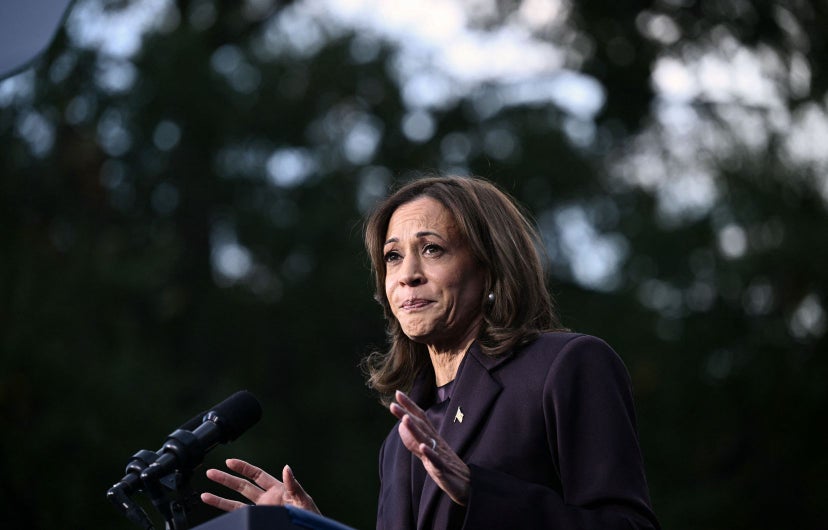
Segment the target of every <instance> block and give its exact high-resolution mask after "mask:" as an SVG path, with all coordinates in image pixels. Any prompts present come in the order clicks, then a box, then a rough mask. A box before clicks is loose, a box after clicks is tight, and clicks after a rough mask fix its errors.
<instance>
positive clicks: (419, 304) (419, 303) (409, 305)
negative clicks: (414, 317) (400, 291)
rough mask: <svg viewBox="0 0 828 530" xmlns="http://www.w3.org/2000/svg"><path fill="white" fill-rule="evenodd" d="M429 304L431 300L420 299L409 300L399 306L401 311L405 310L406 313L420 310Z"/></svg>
mask: <svg viewBox="0 0 828 530" xmlns="http://www.w3.org/2000/svg"><path fill="white" fill-rule="evenodd" d="M430 303H431V300H424V299H422V298H411V299H409V300H406V301H405V302H403V303H402V305H401V306H400V308H401V309H405V310H407V311H411V310H414V309H421V308H423V307H425V306H427V305H429V304H430Z"/></svg>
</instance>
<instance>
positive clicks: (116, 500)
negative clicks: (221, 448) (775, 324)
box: [106, 390, 262, 529]
mask: <svg viewBox="0 0 828 530" xmlns="http://www.w3.org/2000/svg"><path fill="white" fill-rule="evenodd" d="M261 416H262V408H261V405H259V401H258V400H257V399H256V398H255V397H254V396H253V394H251V393H250V392H247V391H246V390H241V391H239V392H236V393H235V394H233V395H232V396H230V397H229V398H227V399H225V400H224V401H222V402H221V403H219V404H218V405H216V406H215V407H213V408H212V409H211V410H209V411H207V412H204V413H201V414H198V415H196V416H194V417H193V418H191V419H190V420H189V421H187V422H186V423H184V424H183V425H181V426H180V427H179V428H178V429H176V430H175V431H173V432H172V433H171V434H170V435H169V436H168V437H167V441H166V442H165V443H164V445H163V446H162V447H161V449H159V450H158V451H156V452H152V451H147V450H145V449H142V450H140V451H138V452H137V453H135V454H134V455H133V456H132V458H131V459H130V461H129V463H128V464H127V466H126V475H125V476H124V477H123V478H122V479H121V480H120V481H118V482H117V483H116V484H115V485H113V486H112V487H111V488H109V490H108V491H107V492H106V497H107V498H108V499H109V500H110V501H111V502H112V503H113V504H114V505H115V506H116V507H117V508H118V509H120V510H121V511H122V512H123V513H124V514H125V515H126V517H127V518H128V519H130V520H131V521H132V522H134V523H135V524H137V525H138V526H141V527H143V528H145V529H151V528H153V526H152V522H151V521H150V520H149V517H147V515H146V512H144V510H143V509H141V507H139V506H138V505H136V504H135V503H134V502H133V501H132V499H130V496H131V495H132V494H133V493H136V492H138V491H141V490H142V489H145V488H148V487H149V489H153V490H155V489H156V486H155V481H158V480H160V479H162V478H163V477H165V476H166V475H169V474H170V473H172V472H174V471H176V470H178V471H180V470H187V471H191V470H192V469H194V468H195V467H196V466H198V464H200V463H201V461H202V460H203V459H204V456H205V455H206V454H207V453H208V452H209V451H210V450H211V449H213V448H214V447H215V446H216V445H218V444H219V443H226V442H228V441H232V440H235V439H236V438H238V437H239V436H240V435H241V434H243V433H244V432H245V431H246V430H247V429H249V428H250V427H252V426H253V425H254V424H255V423H256V422H258V421H259V419H260V418H261ZM153 465H155V467H153V469H152V471H150V469H149V468H151V467H152V466H153Z"/></svg>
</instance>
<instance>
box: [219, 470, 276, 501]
mask: <svg viewBox="0 0 828 530" xmlns="http://www.w3.org/2000/svg"><path fill="white" fill-rule="evenodd" d="M206 475H207V478H208V479H210V480H212V481H213V482H216V483H218V484H221V485H222V486H224V487H226V488H229V489H231V490H233V491H237V492H239V493H241V494H242V495H243V496H244V497H246V498H248V499H250V500H251V501H253V502H256V500H257V499H258V498H259V497H260V496H261V495H262V493H264V490H263V489H262V488H260V487H258V486H256V485H255V484H253V483H251V482H249V481H248V480H246V479H243V478H241V477H237V476H236V475H231V474H230V473H227V472H225V471H221V470H220V469H208V470H207V473H206Z"/></svg>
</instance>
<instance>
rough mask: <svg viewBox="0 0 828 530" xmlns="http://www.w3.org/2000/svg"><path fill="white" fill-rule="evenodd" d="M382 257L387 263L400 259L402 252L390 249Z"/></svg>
mask: <svg viewBox="0 0 828 530" xmlns="http://www.w3.org/2000/svg"><path fill="white" fill-rule="evenodd" d="M382 259H383V261H385V263H391V262H392V261H397V260H398V259H400V253H399V252H397V251H396V250H389V251H388V252H386V253H385V255H384V256H383V257H382Z"/></svg>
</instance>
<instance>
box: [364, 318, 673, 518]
mask: <svg viewBox="0 0 828 530" xmlns="http://www.w3.org/2000/svg"><path fill="white" fill-rule="evenodd" d="M425 372H426V373H424V374H421V376H420V377H419V378H418V379H417V381H416V383H415V384H414V387H413V389H412V391H411V393H410V395H411V397H412V398H413V399H414V401H416V402H417V403H418V404H419V405H420V406H421V407H422V408H424V409H425V408H427V407H428V406H429V405H430V400H431V399H432V397H431V396H432V395H433V386H434V375H433V373H432V372H431V371H430V370H426V371H425ZM458 409H459V410H460V411H461V412H462V421H459V420H460V418H459V415H458V414H457V411H458ZM398 425H399V424H397V425H395V426H394V428H393V429H392V430H391V433H390V434H389V435H388V437H387V438H386V439H385V441H384V442H383V444H382V449H381V450H380V483H381V485H380V495H379V509H378V513H377V529H378V530H409V529H410V530H413V529H415V528H416V529H439V530H448V529H459V528H465V529H470V530H473V529H492V530H494V529H499V528H503V529H516V528H520V529H525V528H549V529H561V530H574V529H584V530H586V529H601V530H609V529H622V528H623V529H657V528H659V526H658V522H657V521H656V518H655V515H654V513H653V510H652V508H651V505H650V499H649V494H648V492H647V482H646V479H645V477H644V465H643V461H642V457H641V451H640V450H639V446H638V436H637V432H636V424H635V412H634V409H633V399H632V392H631V388H630V379H629V375H628V373H627V370H626V368H625V367H624V364H623V363H622V361H621V359H620V358H619V357H618V355H617V354H616V353H615V352H614V351H613V350H612V349H611V348H610V347H609V346H608V345H607V344H606V343H605V342H603V341H601V340H600V339H597V338H595V337H591V336H588V335H579V334H573V333H558V332H556V333H546V334H543V335H541V336H540V337H539V338H538V339H536V340H535V341H533V342H531V343H530V344H528V345H526V346H524V347H522V348H520V349H519V350H517V351H515V352H512V353H510V354H506V355H504V356H500V357H496V358H492V357H488V356H486V355H484V354H483V353H482V352H481V351H480V348H479V347H478V345H477V344H476V343H475V344H473V345H472V347H471V348H470V350H469V353H468V354H467V355H466V358H465V359H464V361H463V363H462V366H461V369H460V372H459V375H458V377H457V379H456V382H455V384H454V390H453V393H452V397H451V401H450V402H449V408H448V412H447V413H446V417H445V420H444V421H443V424H442V425H440V426H439V431H440V435H441V436H442V437H443V438H444V439H445V440H446V442H448V444H449V445H450V446H451V447H452V448H453V449H454V450H455V451H456V452H457V454H458V455H459V456H460V458H462V459H463V461H464V462H466V463H467V464H468V465H469V467H470V468H471V488H470V494H469V502H468V505H467V506H465V507H463V506H459V505H457V504H455V503H454V502H452V501H451V499H449V497H448V496H447V495H446V494H445V493H444V492H443V491H442V490H441V489H440V488H439V487H437V485H436V484H435V483H434V481H432V480H431V478H430V477H427V478H426V482H425V486H424V487H423V493H422V499H421V501H420V505H419V509H418V510H417V513H414V509H413V508H412V500H411V499H412V476H411V470H412V467H413V466H422V463H421V462H420V460H419V459H418V458H416V457H414V456H413V455H412V454H411V453H410V452H409V451H408V450H407V449H406V448H405V447H404V446H403V444H402V441H401V440H400V436H399V433H398V432H397V427H398Z"/></svg>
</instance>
